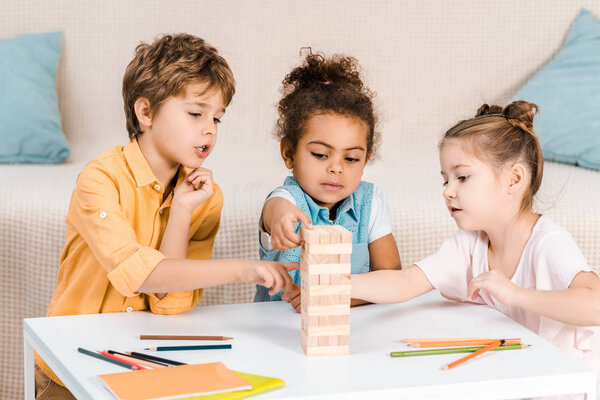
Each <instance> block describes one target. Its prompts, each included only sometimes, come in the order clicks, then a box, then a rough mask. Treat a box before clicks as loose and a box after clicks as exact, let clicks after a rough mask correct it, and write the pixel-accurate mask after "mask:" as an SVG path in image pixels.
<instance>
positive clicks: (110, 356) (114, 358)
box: [98, 351, 150, 369]
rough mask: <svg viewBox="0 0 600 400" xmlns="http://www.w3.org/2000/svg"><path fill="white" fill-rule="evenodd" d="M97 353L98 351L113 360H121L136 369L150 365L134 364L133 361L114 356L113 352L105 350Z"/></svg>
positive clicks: (146, 367)
mask: <svg viewBox="0 0 600 400" xmlns="http://www.w3.org/2000/svg"><path fill="white" fill-rule="evenodd" d="M98 353H100V354H101V355H103V356H104V357H108V358H112V359H113V360H117V361H121V362H123V363H125V364H129V365H131V366H132V367H136V368H137V369H150V367H148V366H146V365H141V364H136V363H134V362H131V361H129V360H126V359H124V358H123V357H119V356H116V355H114V354H110V353H109V352H107V351H99V352H98Z"/></svg>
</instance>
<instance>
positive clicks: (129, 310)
mask: <svg viewBox="0 0 600 400" xmlns="http://www.w3.org/2000/svg"><path fill="white" fill-rule="evenodd" d="M125 310H126V311H127V312H132V311H133V307H131V306H129V307H127V308H126V309H125Z"/></svg>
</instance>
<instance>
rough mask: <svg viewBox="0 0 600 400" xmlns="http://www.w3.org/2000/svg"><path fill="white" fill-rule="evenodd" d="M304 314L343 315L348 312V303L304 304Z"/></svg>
mask: <svg viewBox="0 0 600 400" xmlns="http://www.w3.org/2000/svg"><path fill="white" fill-rule="evenodd" d="M305 312H306V315H310V316H313V315H343V314H348V313H349V312H350V303H348V304H342V305H339V304H336V305H333V306H327V305H325V306H321V305H308V304H307V305H306V308H305Z"/></svg>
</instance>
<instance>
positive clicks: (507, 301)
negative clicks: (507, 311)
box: [467, 270, 521, 306]
mask: <svg viewBox="0 0 600 400" xmlns="http://www.w3.org/2000/svg"><path fill="white" fill-rule="evenodd" d="M480 290H485V291H488V292H489V293H491V294H492V295H493V296H494V297H495V298H496V299H498V300H499V301H500V302H501V303H502V304H504V305H507V306H510V305H513V304H515V299H516V297H517V296H518V294H519V291H520V290H521V288H520V287H519V286H517V285H515V284H514V283H512V282H511V281H510V279H508V278H507V277H506V275H504V274H503V273H502V272H500V271H498V270H491V271H489V272H484V273H483V274H480V275H478V276H476V277H475V278H473V280H471V282H469V285H468V286H467V298H468V299H471V300H475V299H476V298H477V296H479V291H480Z"/></svg>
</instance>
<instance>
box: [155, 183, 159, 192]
mask: <svg viewBox="0 0 600 400" xmlns="http://www.w3.org/2000/svg"><path fill="white" fill-rule="evenodd" d="M154 189H156V191H160V185H159V184H158V183H157V184H156V185H154Z"/></svg>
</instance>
